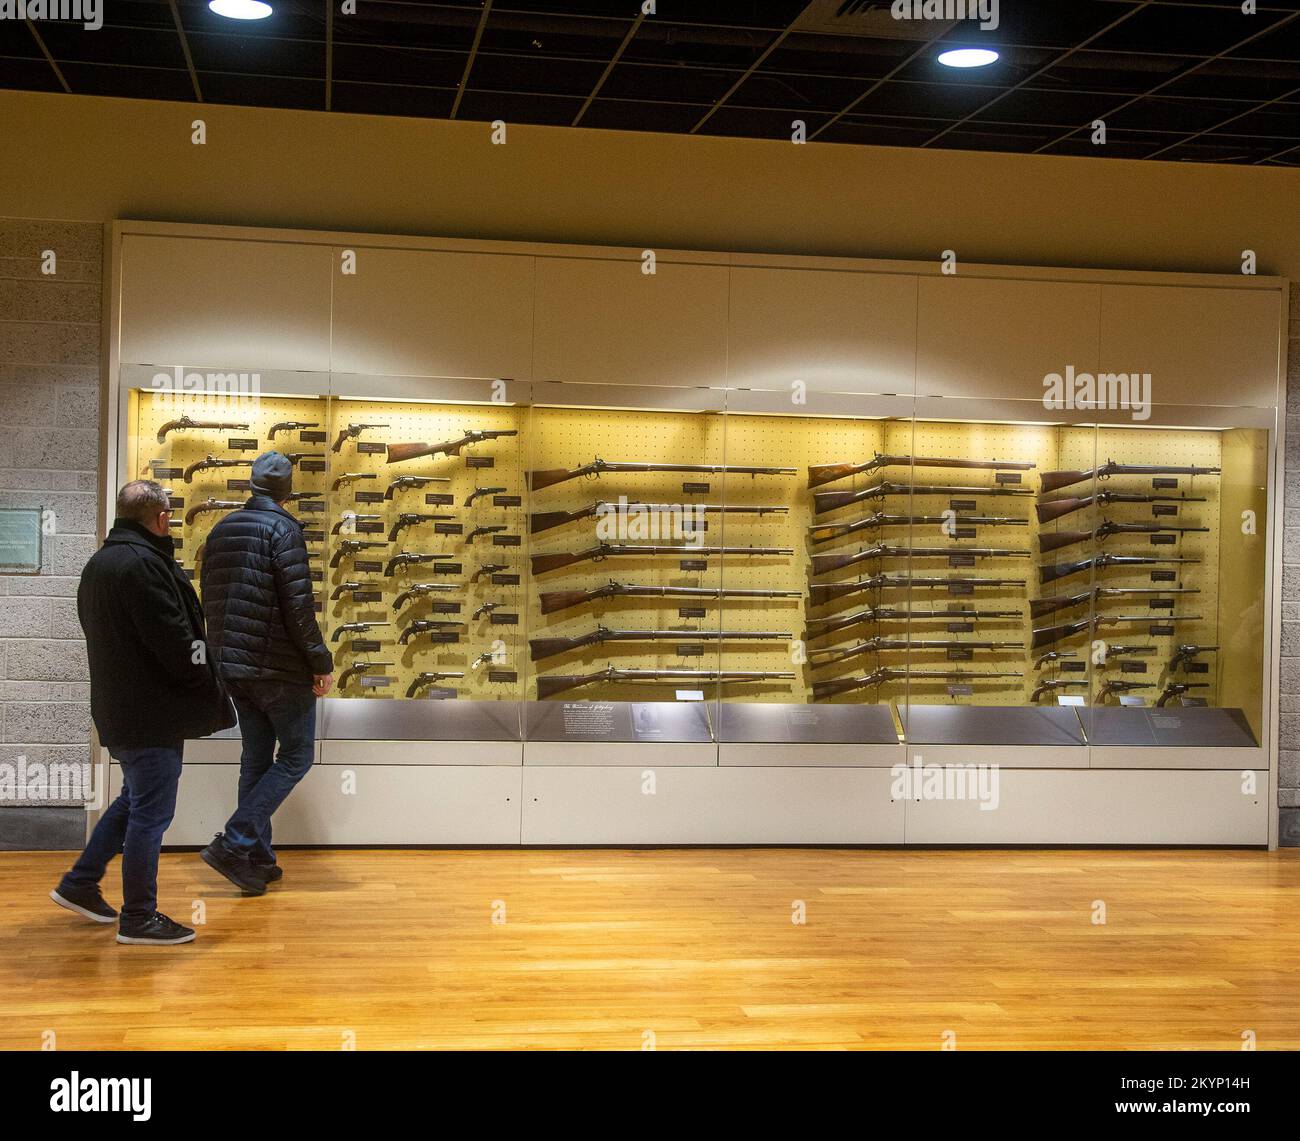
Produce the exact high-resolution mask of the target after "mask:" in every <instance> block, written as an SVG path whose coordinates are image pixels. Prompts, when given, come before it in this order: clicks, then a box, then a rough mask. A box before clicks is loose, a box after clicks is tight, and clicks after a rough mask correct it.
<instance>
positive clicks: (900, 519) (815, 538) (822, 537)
mask: <svg viewBox="0 0 1300 1141" xmlns="http://www.w3.org/2000/svg"><path fill="white" fill-rule="evenodd" d="M930 523H933V524H936V525H937V526H940V527H954V528H956V527H1028V526H1029V520H1028V519H1027V518H1026V517H1025V516H1023V515H956V514H950V515H890V514H888V513H886V512H884V511H876V512H873V513H872V514H870V515H864V516H863V517H862V518H861V519H854V520H852V521H851V522H848V523H813V524H812V525H811V526H809V528H808V532H809V533H808V538H809V539H810V540H811V541H812V542H813V543H829V542H832V541H833V540H835V539H842V538H844V536H845V535H853V534H856V533H857V532H858V531H877V530H879V529H880V528H881V527H907V526H924V525H926V524H930Z"/></svg>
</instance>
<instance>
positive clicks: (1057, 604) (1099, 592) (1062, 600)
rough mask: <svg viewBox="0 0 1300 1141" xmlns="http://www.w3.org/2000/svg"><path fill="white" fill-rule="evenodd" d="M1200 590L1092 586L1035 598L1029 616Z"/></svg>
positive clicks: (1161, 587)
mask: <svg viewBox="0 0 1300 1141" xmlns="http://www.w3.org/2000/svg"><path fill="white" fill-rule="evenodd" d="M1200 593H1201V588H1200V587H1198V586H1170V587H1163V586H1094V587H1093V588H1092V589H1091V590H1084V591H1080V592H1079V593H1078V594H1055V595H1052V596H1051V597H1050V598H1035V599H1032V600H1031V601H1030V603H1029V616H1030V617H1031V618H1046V617H1047V615H1049V614H1055V613H1056V612H1057V611H1058V610H1070V609H1072V608H1073V607H1075V606H1082V605H1083V604H1084V603H1085V602H1091V601H1092V600H1093V599H1098V600H1100V599H1103V598H1122V597H1125V596H1126V595H1130V594H1160V595H1165V594H1200Z"/></svg>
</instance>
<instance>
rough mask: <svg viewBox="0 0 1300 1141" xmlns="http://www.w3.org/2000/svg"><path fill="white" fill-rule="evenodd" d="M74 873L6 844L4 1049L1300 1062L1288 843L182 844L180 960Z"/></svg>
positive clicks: (1297, 889)
mask: <svg viewBox="0 0 1300 1141" xmlns="http://www.w3.org/2000/svg"><path fill="white" fill-rule="evenodd" d="M67 859H68V857H67V856H66V855H64V854H58V853H31V854H28V853H4V854H0V915H2V916H3V920H2V921H0V1047H3V1048H5V1049H14V1048H17V1049H35V1048H39V1047H40V1045H41V1044H42V1035H44V1034H47V1033H48V1032H53V1034H54V1035H55V1036H56V1038H55V1045H56V1047H57V1048H58V1049H61V1050H73V1049H87V1048H107V1049H113V1048H121V1047H128V1048H149V1049H154V1048H177V1047H182V1048H185V1047H195V1048H204V1049H220V1048H266V1049H282V1048H290V1049H295V1048H324V1049H336V1048H338V1047H339V1046H340V1045H341V1044H343V1043H344V1041H345V1038H346V1036H347V1035H349V1034H351V1035H355V1044H356V1048H357V1049H388V1048H395V1047H400V1048H416V1049H439V1048H454V1047H460V1048H484V1047H486V1048H521V1047H561V1048H603V1049H640V1048H641V1047H642V1044H643V1041H644V1040H645V1037H646V1035H647V1034H653V1037H654V1044H655V1046H656V1047H657V1048H658V1049H677V1048H711V1047H722V1048H771V1047H786V1048H789V1047H795V1048H851V1049H857V1048H867V1049H877V1048H916V1049H936V1048H938V1047H939V1046H940V1045H941V1043H942V1042H943V1037H944V1035H945V1033H948V1032H951V1033H953V1034H955V1035H956V1045H957V1048H958V1049H963V1048H964V1049H1003V1048H1012V1047H1030V1048H1046V1049H1056V1048H1067V1047H1081V1048H1098V1047H1103V1048H1119V1049H1150V1048H1183V1047H1185V1048H1190V1049H1211V1048H1213V1049H1239V1048H1240V1046H1241V1041H1242V1034H1243V1032H1246V1031H1253V1032H1254V1034H1255V1036H1256V1039H1257V1042H1258V1048H1259V1049H1282V1048H1288V1049H1298V1048H1300V850H1291V851H1283V852H1277V853H1265V852H1258V851H1189V852H1153V851H1136V852H1115V851H1094V852H1082V851H1022V852H997V851H984V852H975V851H928V852H897V851H846V850H823V851H806V850H665V851H592V850H579V851H513V850H512V851H373V852H370V851H368V852H356V851H330V852H293V851H290V852H285V853H283V854H282V860H283V863H284V866H285V868H286V877H285V880H284V881H283V882H282V883H281V884H279V885H277V886H275V887H273V888H272V889H271V891H270V892H269V893H268V894H267V895H266V896H263V897H261V898H249V899H245V898H241V897H239V896H238V894H237V893H236V891H235V889H233V888H231V887H230V886H229V885H227V884H226V883H225V881H224V880H221V879H220V878H219V877H217V876H216V875H215V873H213V872H211V871H210V870H209V869H208V868H207V867H206V866H205V865H203V864H202V863H200V861H199V859H198V856H197V855H195V854H192V853H169V854H167V855H164V857H163V864H162V873H161V885H160V886H161V890H160V896H161V906H162V908H163V910H164V911H167V912H169V913H170V914H171V915H172V916H173V918H176V919H179V920H181V921H185V922H188V921H191V916H192V911H191V908H192V905H193V903H194V901H200V902H201V903H202V904H203V905H204V906H205V907H206V923H204V924H203V925H202V926H200V927H199V928H198V930H199V937H198V940H197V941H196V942H195V943H193V944H191V945H189V946H183V947H175V948H152V947H149V948H145V947H126V946H119V945H118V944H116V943H115V942H114V940H113V934H114V931H115V928H114V927H111V926H109V927H98V926H95V925H93V924H91V923H88V922H86V921H85V920H81V919H79V918H77V917H76V916H73V915H71V914H69V913H67V912H65V911H63V910H61V909H59V908H57V907H56V906H55V905H54V904H53V903H52V902H51V901H50V900H49V899H48V892H49V890H50V888H51V887H52V886H54V884H55V883H56V882H57V880H58V877H59V874H60V873H61V871H62V870H63V868H64V866H65V864H66V863H67ZM115 877H116V867H114V868H113V869H111V870H110V876H109V881H110V882H108V884H107V885H106V887H107V891H106V894H107V896H108V898H109V899H110V901H112V902H114V903H116V902H117V901H118V900H119V899H120V881H118V880H116V878H115ZM800 900H801V901H803V903H804V904H805V905H806V919H807V921H806V922H805V923H803V924H795V923H792V922H791V917H792V914H793V908H794V907H795V906H796V901H800ZM1094 901H1100V902H1101V903H1103V904H1104V905H1105V912H1106V914H1105V918H1106V922H1105V923H1104V924H1098V923H1094V922H1093V908H1094ZM494 915H495V917H496V919H497V921H496V922H494Z"/></svg>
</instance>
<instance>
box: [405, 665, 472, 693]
mask: <svg viewBox="0 0 1300 1141" xmlns="http://www.w3.org/2000/svg"><path fill="white" fill-rule="evenodd" d="M464 676H465V675H464V674H463V673H459V672H456V671H450V672H442V673H419V674H416V675H415V680H414V681H413V682H411V684H410V685H408V686H407V687H406V696H407V697H414V696H415V695H416V694H417V693H419V692H420V690H422V689H426V688H428V687H429V686H431V685H432V684H433V683H434V682H435V681H442V679H443V678H448V677H464Z"/></svg>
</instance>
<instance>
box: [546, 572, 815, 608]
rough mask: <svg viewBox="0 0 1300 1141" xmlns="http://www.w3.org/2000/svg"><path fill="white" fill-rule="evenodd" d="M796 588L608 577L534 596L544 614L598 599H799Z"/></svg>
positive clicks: (801, 593) (801, 595)
mask: <svg viewBox="0 0 1300 1141" xmlns="http://www.w3.org/2000/svg"><path fill="white" fill-rule="evenodd" d="M802 597H803V592H802V591H799V590H733V589H730V588H727V587H712V586H628V585H626V584H624V583H621V582H615V581H614V580H613V579H610V581H609V582H607V583H606V584H605V585H604V586H597V587H593V588H592V589H590V590H556V591H550V592H543V593H541V594H539V595H538V596H537V600H538V602H539V603H541V609H542V613H543V614H554V613H555V612H556V611H557V610H567V609H569V607H571V606H581V605H583V604H584V603H587V602H595V601H596V600H597V599H601V598H699V599H706V598H707V599H723V598H802Z"/></svg>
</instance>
